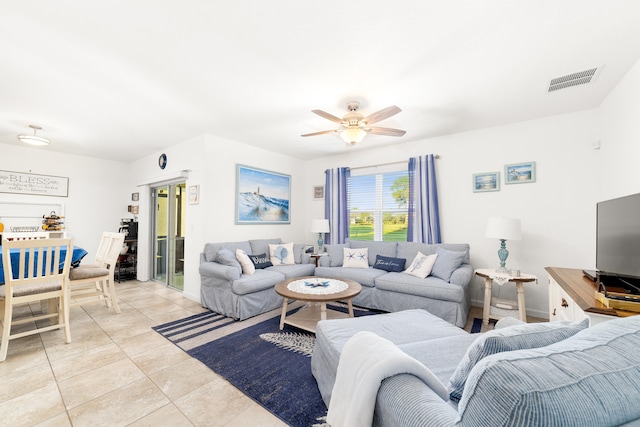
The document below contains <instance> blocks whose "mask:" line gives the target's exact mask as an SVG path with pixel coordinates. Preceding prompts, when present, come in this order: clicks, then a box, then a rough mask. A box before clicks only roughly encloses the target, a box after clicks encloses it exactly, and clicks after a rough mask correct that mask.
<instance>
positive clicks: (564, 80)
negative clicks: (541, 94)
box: [547, 68, 598, 92]
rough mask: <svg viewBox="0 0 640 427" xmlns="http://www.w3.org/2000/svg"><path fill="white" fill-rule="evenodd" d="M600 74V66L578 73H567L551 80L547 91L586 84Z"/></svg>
mask: <svg viewBox="0 0 640 427" xmlns="http://www.w3.org/2000/svg"><path fill="white" fill-rule="evenodd" d="M597 74H598V68H592V69H590V70H586V71H580V72H578V73H572V74H567V75H566V76H562V77H556V78H555V79H551V81H550V82H549V89H548V90H547V92H555V91H558V90H561V89H567V88H570V87H573V86H579V85H586V84H588V83H591V82H592V81H594V80H595V77H596V75H597Z"/></svg>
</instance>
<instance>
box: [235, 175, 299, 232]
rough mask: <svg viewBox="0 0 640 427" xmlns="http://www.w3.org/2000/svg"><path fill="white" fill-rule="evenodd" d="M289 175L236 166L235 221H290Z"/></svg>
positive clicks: (238, 222) (277, 222)
mask: <svg viewBox="0 0 640 427" xmlns="http://www.w3.org/2000/svg"><path fill="white" fill-rule="evenodd" d="M290 201H291V176H290V175H285V174H281V173H276V172H270V171H266V170H263V169H258V168H254V167H250V166H244V165H240V164H238V165H237V166H236V224H290V223H291V217H290V213H289V212H290Z"/></svg>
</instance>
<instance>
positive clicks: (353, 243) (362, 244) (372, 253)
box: [345, 239, 408, 265]
mask: <svg viewBox="0 0 640 427" xmlns="http://www.w3.org/2000/svg"><path fill="white" fill-rule="evenodd" d="M345 244H346V245H347V247H349V248H352V249H359V248H367V249H368V250H369V265H373V264H375V262H376V255H383V256H388V257H396V256H397V248H398V243H396V242H376V241H372V240H351V239H346V240H345ZM401 258H405V257H401ZM405 259H408V258H405Z"/></svg>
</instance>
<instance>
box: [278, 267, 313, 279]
mask: <svg viewBox="0 0 640 427" xmlns="http://www.w3.org/2000/svg"><path fill="white" fill-rule="evenodd" d="M315 269H316V266H315V265H314V264H289V265H274V266H273V267H268V268H267V270H269V271H277V272H278V273H282V274H284V276H285V277H286V278H287V279H293V278H294V277H303V276H313V274H314V272H315Z"/></svg>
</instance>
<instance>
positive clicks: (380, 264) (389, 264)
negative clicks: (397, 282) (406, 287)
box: [373, 255, 407, 273]
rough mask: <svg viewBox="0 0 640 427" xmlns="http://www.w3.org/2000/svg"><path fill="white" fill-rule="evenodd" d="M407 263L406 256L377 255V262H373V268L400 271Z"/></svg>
mask: <svg viewBox="0 0 640 427" xmlns="http://www.w3.org/2000/svg"><path fill="white" fill-rule="evenodd" d="M406 263H407V260H406V259H404V258H392V257H390V256H382V255H376V262H375V264H373V268H377V269H380V270H384V271H393V272H395V273H400V272H402V270H404V265H405V264H406Z"/></svg>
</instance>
